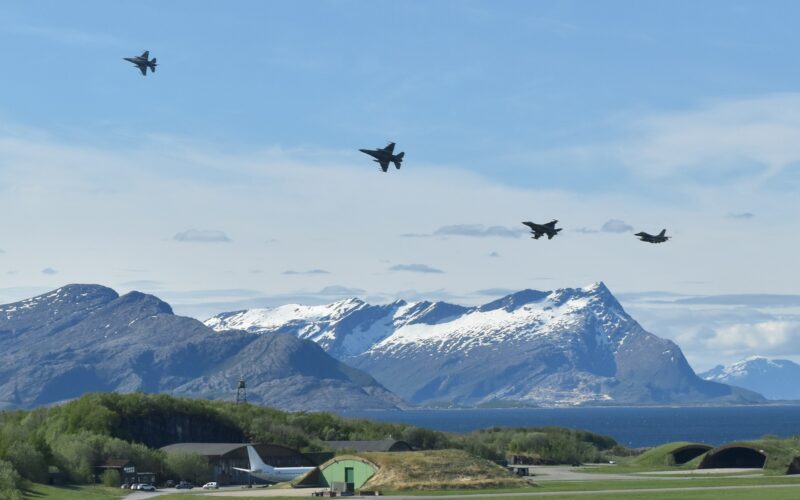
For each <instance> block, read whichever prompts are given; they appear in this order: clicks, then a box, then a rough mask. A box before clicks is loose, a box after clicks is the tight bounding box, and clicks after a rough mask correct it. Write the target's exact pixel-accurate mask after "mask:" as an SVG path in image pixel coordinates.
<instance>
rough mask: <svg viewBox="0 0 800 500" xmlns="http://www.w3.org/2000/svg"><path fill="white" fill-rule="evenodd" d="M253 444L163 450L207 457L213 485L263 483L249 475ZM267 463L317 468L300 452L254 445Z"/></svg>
mask: <svg viewBox="0 0 800 500" xmlns="http://www.w3.org/2000/svg"><path fill="white" fill-rule="evenodd" d="M248 444H250V443H175V444H171V445H168V446H164V447H163V448H161V449H162V450H164V451H165V452H166V453H168V454H170V453H196V454H198V455H202V456H204V457H206V459H207V460H208V463H209V465H211V468H212V478H213V481H216V482H218V483H219V484H221V485H227V484H253V483H260V482H263V481H259V480H258V479H256V478H254V477H253V476H251V475H250V474H248V473H247V472H243V471H238V470H236V469H234V467H238V468H241V469H249V468H250V460H249V459H248V458H247V446H248ZM250 445H251V446H253V447H254V448H255V449H256V451H257V452H258V454H259V456H260V457H261V458H262V460H264V463H267V464H269V465H272V466H273V467H313V466H315V465H317V463H316V462H315V461H313V460H312V459H311V458H309V457H307V456H306V455H304V454H303V453H300V452H299V451H297V450H293V449H291V448H287V447H285V446H281V445H277V444H250Z"/></svg>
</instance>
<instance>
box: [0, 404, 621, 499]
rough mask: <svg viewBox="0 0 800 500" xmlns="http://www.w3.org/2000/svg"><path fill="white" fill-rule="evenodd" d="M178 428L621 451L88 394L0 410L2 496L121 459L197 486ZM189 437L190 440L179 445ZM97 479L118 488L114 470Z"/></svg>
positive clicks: (528, 431)
mask: <svg viewBox="0 0 800 500" xmlns="http://www.w3.org/2000/svg"><path fill="white" fill-rule="evenodd" d="M178 423H179V424H180V425H181V427H182V428H183V429H185V430H186V432H189V433H190V435H191V438H192V440H195V441H208V442H215V441H216V442H221V441H230V440H231V439H232V438H237V436H238V437H240V438H241V439H242V440H247V441H251V442H261V443H274V444H279V445H283V446H287V447H289V448H294V449H297V450H300V451H307V452H311V451H327V448H326V445H325V441H348V440H381V439H387V438H392V439H397V440H403V441H406V442H408V443H409V444H410V445H411V446H412V447H414V448H416V449H445V448H458V449H463V450H465V451H468V452H470V453H472V454H474V455H477V456H480V457H483V458H487V459H490V460H502V459H503V458H504V457H505V456H506V455H507V454H535V455H537V456H541V457H545V458H547V459H549V460H552V461H554V462H557V463H574V462H583V461H591V460H597V459H601V458H603V457H604V456H605V454H607V453H609V452H611V451H612V450H614V449H615V447H618V445H617V443H616V442H615V441H614V440H613V439H611V438H609V437H605V436H599V435H597V434H592V433H589V432H583V431H574V430H569V429H559V428H537V429H534V428H522V429H505V428H496V429H488V430H482V431H475V432H471V433H467V434H451V433H444V432H438V431H433V430H429V429H423V428H419V427H415V426H411V425H407V424H397V423H386V422H377V421H371V420H365V419H350V418H343V417H340V416H337V415H335V414H332V413H326V412H319V413H316V412H315V413H305V412H298V413H290V412H285V411H280V410H276V409H274V408H269V407H263V406H256V405H248V404H243V405H241V404H240V405H236V404H233V403H229V402H223V401H208V400H193V399H185V398H175V397H171V396H167V395H158V394H143V393H134V394H124V395H123V394H116V393H92V394H86V395H84V396H82V397H81V398H79V399H76V400H74V401H71V402H69V403H66V404H63V405H60V406H54V407H47V408H36V409H33V410H28V411H22V410H19V411H4V412H2V413H0V497H1V498H6V497H8V498H11V499H15V498H21V496H19V489H20V485H21V484H23V483H22V482H23V481H25V480H28V481H33V482H47V480H48V478H49V477H52V475H53V474H58V475H61V476H62V477H65V478H66V479H67V480H68V481H69V482H71V483H75V484H85V483H91V482H94V481H96V480H97V479H98V476H97V475H96V469H95V467H96V466H97V465H100V464H102V463H104V462H105V461H106V460H108V459H110V458H127V459H130V460H131V461H132V462H133V463H134V464H136V467H137V470H139V471H149V472H155V473H156V474H157V475H158V477H159V478H164V479H167V478H172V479H185V480H189V481H193V482H200V481H204V480H205V479H207V477H208V475H209V474H210V471H209V470H208V467H207V464H206V463H205V461H204V459H203V458H202V457H199V456H196V455H192V454H173V455H167V454H166V453H164V452H163V451H161V450H160V449H158V448H160V447H161V446H163V445H166V444H171V442H177V441H178V439H177V438H176V437H175V435H174V432H175V429H174V427H175V425H176V424H178ZM183 440H184V441H186V440H187V439H183ZM100 479H101V480H102V481H103V482H104V483H107V484H115V483H116V484H119V481H120V478H119V477H118V473H117V474H116V475H115V473H114V472H106V473H104V474H103V475H102V476H101V477H100Z"/></svg>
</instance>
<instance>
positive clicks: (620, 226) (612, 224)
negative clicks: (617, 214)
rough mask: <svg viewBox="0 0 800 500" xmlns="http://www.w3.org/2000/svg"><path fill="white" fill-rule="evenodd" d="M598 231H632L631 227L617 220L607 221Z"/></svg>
mask: <svg viewBox="0 0 800 500" xmlns="http://www.w3.org/2000/svg"><path fill="white" fill-rule="evenodd" d="M600 230H601V231H603V232H604V233H630V232H631V231H633V226H631V225H630V224H625V221H622V220H619V219H609V220H607V221H606V222H605V223H604V224H603V226H602V227H601V228H600Z"/></svg>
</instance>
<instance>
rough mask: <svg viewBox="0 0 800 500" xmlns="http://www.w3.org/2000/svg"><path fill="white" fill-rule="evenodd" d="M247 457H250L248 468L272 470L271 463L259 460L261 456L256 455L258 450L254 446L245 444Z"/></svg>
mask: <svg viewBox="0 0 800 500" xmlns="http://www.w3.org/2000/svg"><path fill="white" fill-rule="evenodd" d="M247 458H249V459H250V469H252V470H262V471H265V472H269V471H272V469H273V467H272V466H271V465H267V464H265V463H264V461H263V460H261V457H260V456H258V452H257V451H256V449H255V448H253V447H252V446H250V445H247Z"/></svg>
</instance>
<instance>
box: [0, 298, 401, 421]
mask: <svg viewBox="0 0 800 500" xmlns="http://www.w3.org/2000/svg"><path fill="white" fill-rule="evenodd" d="M240 376H244V377H245V379H246V380H247V383H248V397H249V400H250V401H253V402H256V403H261V404H267V405H272V406H277V407H281V408H284V409H292V410H299V409H302V410H313V409H343V408H348V407H358V408H395V407H397V405H399V404H402V401H401V400H400V399H399V398H398V397H396V396H395V395H393V394H391V393H390V392H389V391H387V390H386V389H385V388H383V387H382V386H381V385H380V384H378V383H377V382H376V381H375V380H374V379H373V378H372V377H370V376H369V375H367V374H366V373H364V372H361V371H359V370H357V369H354V368H351V367H349V366H347V365H345V364H344V363H342V362H340V361H337V360H336V359H333V358H332V357H331V356H329V355H328V354H326V353H325V352H324V351H323V350H322V349H321V348H320V347H319V346H318V345H316V344H315V343H313V342H309V341H305V340H301V339H298V338H297V337H296V336H292V335H269V336H263V335H253V334H252V333H247V332H241V331H228V332H225V335H219V334H217V333H216V332H214V331H213V330H211V329H210V328H208V327H206V326H205V325H203V323H201V322H199V321H197V320H195V319H192V318H186V317H181V316H176V315H175V314H173V312H172V309H171V308H170V306H169V305H168V304H166V303H165V302H162V301H161V300H159V299H158V298H156V297H154V296H151V295H145V294H142V293H138V292H131V293H128V294H126V295H123V296H119V295H118V294H117V293H116V292H115V291H114V290H112V289H110V288H106V287H102V286H98V285H68V286H65V287H62V288H59V289H58V290H54V291H52V292H50V293H46V294H43V295H40V296H38V297H34V298H31V299H27V300H23V301H21V302H17V303H14V304H7V305H3V306H0V408H18V407H22V408H25V407H31V406H36V405H43V404H49V403H54V402H58V401H63V400H66V399H70V398H74V397H77V396H79V395H81V394H83V393H85V392H90V391H120V392H132V391H145V392H169V393H171V394H174V395H186V396H194V397H203V398H220V399H229V398H232V397H233V396H234V394H235V387H236V384H237V382H238V380H239V378H240Z"/></svg>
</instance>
